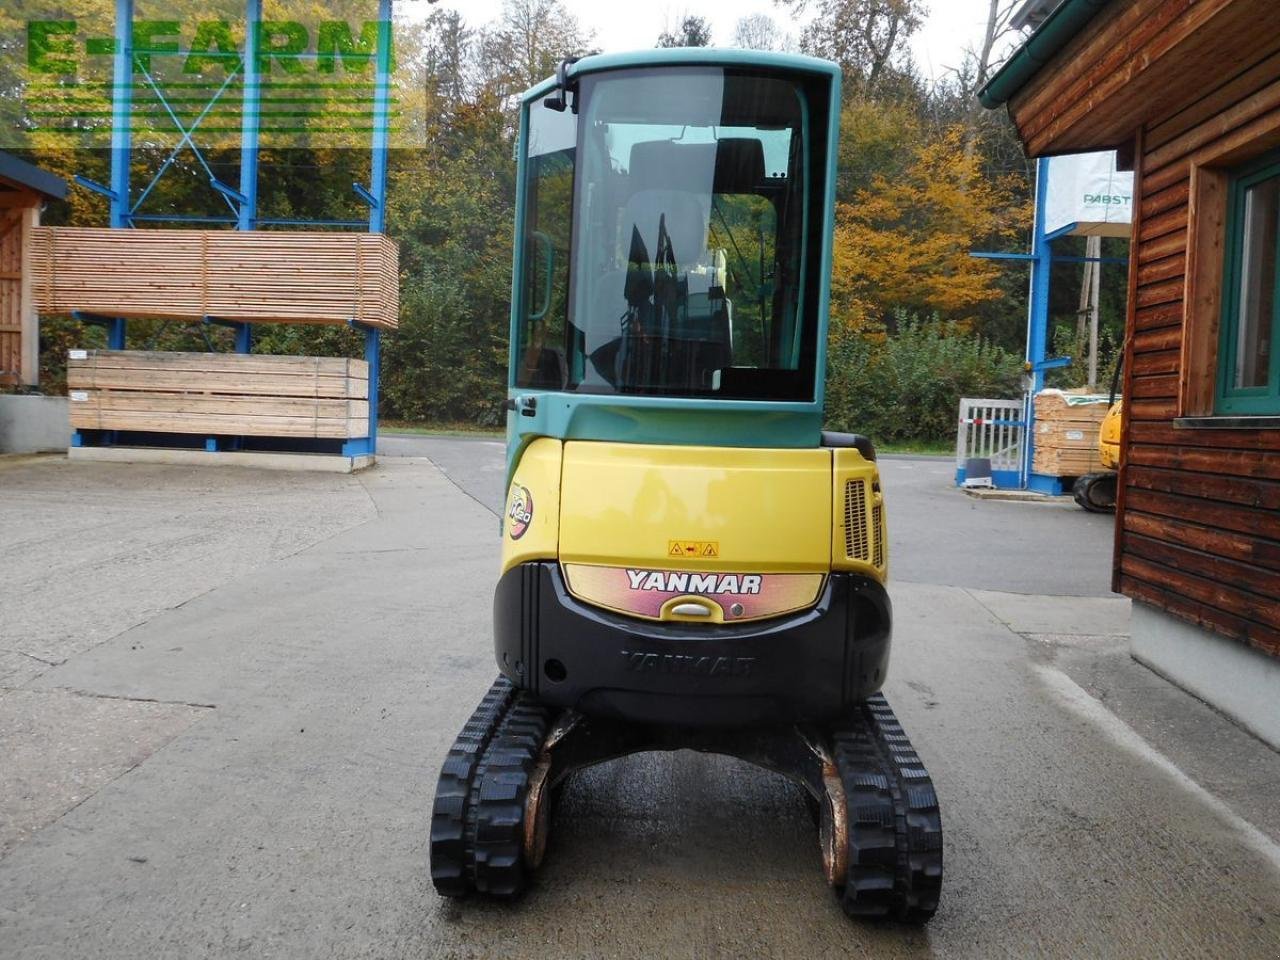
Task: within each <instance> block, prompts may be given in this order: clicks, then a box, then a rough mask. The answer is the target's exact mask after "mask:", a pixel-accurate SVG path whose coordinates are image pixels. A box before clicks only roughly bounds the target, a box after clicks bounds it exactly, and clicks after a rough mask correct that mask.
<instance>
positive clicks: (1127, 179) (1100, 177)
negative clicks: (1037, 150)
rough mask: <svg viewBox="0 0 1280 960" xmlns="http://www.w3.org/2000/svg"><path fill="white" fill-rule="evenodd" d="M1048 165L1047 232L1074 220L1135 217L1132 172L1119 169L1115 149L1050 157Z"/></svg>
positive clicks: (1120, 220)
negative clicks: (1117, 168) (1123, 171)
mask: <svg viewBox="0 0 1280 960" xmlns="http://www.w3.org/2000/svg"><path fill="white" fill-rule="evenodd" d="M1045 168H1046V169H1047V171H1048V177H1049V185H1048V190H1047V193H1046V196H1045V211H1044V232H1045V233H1053V232H1054V231H1055V230H1061V229H1062V228H1063V227H1066V226H1070V225H1071V224H1073V223H1077V224H1080V225H1081V227H1082V228H1087V227H1089V226H1093V225H1097V224H1104V223H1115V224H1127V223H1129V222H1130V221H1131V220H1132V219H1133V174H1132V173H1122V172H1120V171H1118V170H1116V154H1115V151H1114V150H1108V151H1105V152H1103V153H1080V154H1075V155H1073V156H1068V157H1051V158H1049V161H1048V163H1047V164H1046V165H1045ZM1080 232H1081V233H1087V232H1092V231H1089V230H1088V229H1082V230H1081V231H1080Z"/></svg>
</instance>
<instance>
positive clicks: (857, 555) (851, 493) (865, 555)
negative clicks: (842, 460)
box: [844, 480, 870, 562]
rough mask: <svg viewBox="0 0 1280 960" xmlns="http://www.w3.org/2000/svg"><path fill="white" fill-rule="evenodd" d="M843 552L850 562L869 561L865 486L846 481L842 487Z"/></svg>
mask: <svg viewBox="0 0 1280 960" xmlns="http://www.w3.org/2000/svg"><path fill="white" fill-rule="evenodd" d="M844 552H845V556H847V557H848V558H849V559H850V560H862V561H864V562H865V561H866V560H869V559H870V543H869V542H868V537H867V484H866V481H864V480H846V481H845V485H844Z"/></svg>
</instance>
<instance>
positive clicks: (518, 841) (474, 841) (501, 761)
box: [466, 691, 553, 898]
mask: <svg viewBox="0 0 1280 960" xmlns="http://www.w3.org/2000/svg"><path fill="white" fill-rule="evenodd" d="M552 713H553V709H552V708H550V707H546V706H543V705H542V704H540V703H538V702H537V701H536V700H534V699H533V697H531V696H530V695H529V694H528V693H526V692H524V691H520V692H518V693H517V694H516V695H515V698H514V699H513V700H512V703H511V706H510V708H509V709H508V710H507V712H506V715H505V716H503V718H502V721H501V723H500V725H499V726H498V730H497V732H496V733H495V734H494V736H493V739H492V740H490V741H489V746H488V747H487V749H486V750H485V751H484V754H483V755H482V756H481V758H480V762H479V764H478V765H477V766H476V772H475V780H474V784H473V785H472V792H471V801H470V803H468V804H467V810H466V840H467V846H468V848H469V852H470V857H469V866H470V879H471V882H472V884H473V885H474V888H475V889H476V890H477V891H479V892H480V893H487V894H489V895H490V896H492V897H499V898H514V897H518V896H519V895H520V894H521V893H523V892H524V889H525V886H526V884H527V882H528V877H527V874H526V871H525V865H524V852H523V851H524V815H525V797H526V796H527V795H528V791H529V777H530V776H531V775H532V773H533V767H534V764H535V763H536V762H537V759H538V754H539V752H540V751H541V749H542V744H543V741H545V740H546V737H547V730H548V727H549V726H550V723H551V716H552Z"/></svg>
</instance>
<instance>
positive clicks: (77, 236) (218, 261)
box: [32, 227, 400, 329]
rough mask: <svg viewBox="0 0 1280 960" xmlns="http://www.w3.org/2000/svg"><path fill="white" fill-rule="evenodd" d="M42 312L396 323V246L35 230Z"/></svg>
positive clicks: (358, 238) (234, 234)
mask: <svg viewBox="0 0 1280 960" xmlns="http://www.w3.org/2000/svg"><path fill="white" fill-rule="evenodd" d="M32 247H33V249H32V260H33V267H34V273H35V277H34V287H35V297H36V304H37V307H38V309H39V311H40V312H41V313H44V314H59V313H71V312H73V311H77V310H78V311H82V312H84V313H95V314H101V315H103V316H110V317H124V318H126V319H134V318H140V319H144V318H157V319H170V320H201V319H203V318H205V317H213V318H217V319H221V320H231V321H242V322H249V323H346V322H347V321H348V320H355V321H358V322H360V323H365V324H369V325H371V326H375V327H378V328H380V329H394V328H395V327H396V326H397V324H398V315H399V309H400V295H399V271H400V266H399V250H398V248H397V246H396V244H395V242H394V241H393V240H390V239H388V238H387V237H385V236H382V235H381V234H373V233H321V232H318V231H311V232H300V231H289V232H286V231H267V230H261V231H259V230H251V231H232V230H110V229H97V228H87V227H39V228H36V229H35V231H34V234H33V237H32Z"/></svg>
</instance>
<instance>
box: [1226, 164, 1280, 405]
mask: <svg viewBox="0 0 1280 960" xmlns="http://www.w3.org/2000/svg"><path fill="white" fill-rule="evenodd" d="M1270 180H1275V181H1276V184H1275V188H1276V189H1280V151H1274V152H1271V153H1268V154H1266V155H1265V156H1263V157H1261V158H1259V159H1257V160H1255V161H1253V162H1252V163H1250V164H1249V165H1248V166H1245V167H1242V168H1240V169H1239V170H1236V171H1235V172H1234V173H1233V174H1232V176H1231V179H1230V183H1229V188H1228V192H1227V219H1226V262H1225V264H1224V269H1223V274H1222V282H1223V290H1222V325H1221V332H1220V334H1219V337H1220V339H1219V341H1218V376H1217V389H1216V390H1215V400H1214V411H1215V413H1218V414H1230V415H1240V414H1244V415H1255V416H1256V415H1274V414H1280V237H1278V238H1277V239H1276V240H1275V241H1273V245H1274V247H1275V249H1274V250H1273V251H1271V252H1270V254H1269V255H1268V256H1267V257H1266V258H1265V259H1264V260H1263V261H1262V262H1258V261H1257V260H1256V259H1255V260H1253V263H1254V265H1255V266H1256V267H1257V268H1259V269H1260V270H1261V271H1262V273H1261V282H1262V284H1263V285H1264V288H1265V285H1267V284H1270V304H1269V307H1270V309H1269V313H1270V316H1269V317H1268V316H1263V317H1260V318H1259V320H1260V322H1261V324H1263V325H1264V326H1265V327H1266V329H1267V331H1268V332H1267V334H1266V336H1267V337H1268V338H1269V339H1268V341H1267V342H1268V345H1269V356H1268V358H1267V360H1268V364H1267V370H1266V382H1265V384H1257V385H1250V386H1237V385H1236V380H1237V371H1238V368H1239V360H1240V356H1239V351H1240V345H1241V344H1240V340H1241V324H1242V321H1243V318H1242V316H1241V312H1242V307H1243V306H1244V296H1243V289H1242V288H1243V286H1244V280H1245V270H1246V267H1247V264H1246V262H1245V260H1246V256H1247V249H1246V248H1247V243H1246V237H1245V231H1246V227H1247V224H1246V217H1247V206H1246V205H1247V202H1248V199H1249V194H1250V191H1252V190H1255V189H1256V188H1258V187H1260V186H1263V185H1264V184H1267V181H1270ZM1264 229H1265V226H1264ZM1271 229H1272V230H1277V231H1278V232H1280V227H1278V226H1277V224H1276V222H1275V221H1273V222H1272V223H1271Z"/></svg>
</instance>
